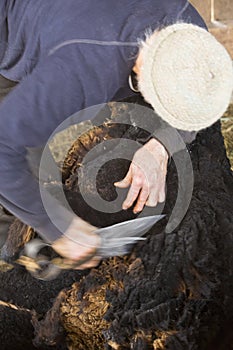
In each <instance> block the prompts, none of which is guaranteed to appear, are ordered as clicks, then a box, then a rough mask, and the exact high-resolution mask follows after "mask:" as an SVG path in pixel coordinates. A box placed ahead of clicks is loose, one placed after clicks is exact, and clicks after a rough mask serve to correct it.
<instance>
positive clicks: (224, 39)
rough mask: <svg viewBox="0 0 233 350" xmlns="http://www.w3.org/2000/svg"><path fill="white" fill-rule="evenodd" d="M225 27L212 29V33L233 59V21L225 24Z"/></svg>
mask: <svg viewBox="0 0 233 350" xmlns="http://www.w3.org/2000/svg"><path fill="white" fill-rule="evenodd" d="M223 24H225V27H216V26H213V27H210V28H209V30H210V32H211V33H212V34H213V35H214V36H215V37H216V39H217V40H218V41H220V42H221V43H222V44H223V45H224V46H225V47H226V49H227V51H228V52H229V54H230V55H231V57H232V59H233V39H232V38H233V21H228V22H224V23H223Z"/></svg>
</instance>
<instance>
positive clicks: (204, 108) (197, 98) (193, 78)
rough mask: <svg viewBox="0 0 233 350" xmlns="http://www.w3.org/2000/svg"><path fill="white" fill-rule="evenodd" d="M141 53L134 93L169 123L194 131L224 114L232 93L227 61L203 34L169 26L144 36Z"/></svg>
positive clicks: (183, 26)
mask: <svg viewBox="0 0 233 350" xmlns="http://www.w3.org/2000/svg"><path fill="white" fill-rule="evenodd" d="M140 54H141V60H142V66H141V69H140V73H139V75H138V87H139V90H140V92H141V93H142V95H143V96H144V98H145V100H146V101H147V102H149V103H150V104H151V105H152V107H153V108H154V110H155V112H156V113H157V114H158V115H159V116H160V117H161V118H162V119H164V120H165V121H166V122H168V123H169V124H170V125H172V126H173V127H175V128H177V129H182V130H189V131H198V130H200V129H203V128H206V127H208V126H210V125H211V124H213V123H214V122H215V121H217V120H218V119H219V118H220V117H221V116H222V115H223V113H224V112H225V110H226V109H227V107H228V105H229V102H230V99H231V94H232V89H233V67H232V60H231V58H230V56H229V54H228V52H227V51H226V49H225V48H224V47H223V45H221V44H220V43H219V42H218V41H217V40H216V39H215V38H214V36H213V35H211V34H210V33H209V32H208V31H206V30H205V29H203V28H200V27H198V26H195V25H192V24H188V23H177V24H174V25H171V26H168V27H166V28H164V29H161V30H160V31H156V32H154V33H153V34H152V35H151V36H149V37H148V38H147V39H146V40H145V42H143V43H142V47H141V51H140Z"/></svg>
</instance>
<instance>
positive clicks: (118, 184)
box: [114, 170, 132, 188]
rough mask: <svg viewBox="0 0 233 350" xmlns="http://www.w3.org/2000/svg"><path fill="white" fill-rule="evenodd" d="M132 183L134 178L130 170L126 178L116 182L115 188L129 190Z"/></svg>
mask: <svg viewBox="0 0 233 350" xmlns="http://www.w3.org/2000/svg"><path fill="white" fill-rule="evenodd" d="M131 182H132V176H131V171H130V170H129V171H128V173H127V175H126V176H125V178H124V179H123V180H121V181H118V182H115V183H114V186H116V187H119V188H127V187H129V186H130V184H131Z"/></svg>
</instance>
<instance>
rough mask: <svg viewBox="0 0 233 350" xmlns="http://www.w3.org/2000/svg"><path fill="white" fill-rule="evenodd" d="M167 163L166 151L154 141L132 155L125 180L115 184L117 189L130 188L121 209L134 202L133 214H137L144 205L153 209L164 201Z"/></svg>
mask: <svg viewBox="0 0 233 350" xmlns="http://www.w3.org/2000/svg"><path fill="white" fill-rule="evenodd" d="M167 162H168V154H167V151H166V149H165V148H164V146H163V145H162V144H161V143H160V142H159V141H157V140H156V139H151V140H150V141H148V142H147V143H146V144H145V145H144V146H143V147H142V148H140V149H139V150H138V151H137V152H136V153H135V154H134V157H133V160H132V163H131V165H130V168H129V171H128V173H127V174H126V176H125V178H124V179H123V180H122V181H119V182H116V183H115V186H116V187H119V188H127V187H129V186H130V189H129V191H128V194H127V197H126V199H125V201H124V203H123V205H122V208H123V209H128V208H130V207H131V206H132V205H133V203H134V202H135V201H136V204H135V206H134V209H133V212H134V213H139V212H140V211H142V209H143V207H144V205H147V206H149V207H155V206H156V205H157V204H158V203H161V202H164V201H165V184H166V174H167Z"/></svg>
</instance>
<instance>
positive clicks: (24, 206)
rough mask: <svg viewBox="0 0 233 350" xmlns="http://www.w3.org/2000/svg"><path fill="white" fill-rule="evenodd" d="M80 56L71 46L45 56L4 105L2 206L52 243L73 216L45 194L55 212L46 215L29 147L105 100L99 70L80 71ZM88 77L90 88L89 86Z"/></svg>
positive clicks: (0, 135) (0, 155)
mask: <svg viewBox="0 0 233 350" xmlns="http://www.w3.org/2000/svg"><path fill="white" fill-rule="evenodd" d="M77 57H78V56H77V51H76V49H74V48H73V47H72V46H70V47H66V48H65V49H61V50H59V51H58V52H56V53H55V54H53V55H51V56H48V57H46V58H45V59H43V61H41V62H39V63H38V65H37V66H36V68H35V69H34V71H33V72H32V74H30V75H29V76H27V77H25V78H24V79H23V81H22V82H21V83H20V84H19V85H18V86H17V87H16V88H15V89H14V90H13V91H12V92H11V93H10V94H9V95H8V96H7V97H6V98H5V99H4V100H3V102H2V103H1V104H0V118H1V129H0V164H1V167H0V178H1V181H0V202H1V204H2V205H3V206H5V207H6V208H7V209H8V210H9V211H10V212H12V213H13V214H14V215H15V216H16V217H18V218H19V219H20V220H22V221H23V222H24V223H26V224H28V225H30V226H32V227H33V228H35V229H36V230H37V232H38V233H39V234H40V235H41V236H42V237H43V238H44V239H45V240H47V241H49V242H52V241H54V240H56V239H57V238H59V237H60V236H61V235H62V234H63V232H64V230H65V229H66V228H67V227H68V225H69V224H70V222H71V219H72V217H73V215H74V214H73V212H71V211H69V210H67V209H66V208H64V207H63V206H61V205H60V204H59V202H58V201H57V200H56V199H54V198H52V197H51V196H49V195H48V196H47V194H46V196H47V200H48V202H49V206H50V208H51V215H50V216H49V217H48V214H47V212H46V210H45V208H44V205H43V202H42V199H41V193H40V188H39V183H38V181H37V180H36V178H35V177H33V175H32V173H31V170H30V167H29V164H28V161H27V148H38V147H41V146H43V145H45V144H46V142H47V140H48V138H49V136H50V135H51V134H52V133H53V131H54V130H55V129H56V128H57V127H58V125H59V124H60V123H61V122H63V121H64V120H65V119H66V118H68V117H69V116H71V115H72V114H73V113H75V112H77V111H80V110H82V109H83V108H85V107H88V106H90V105H94V104H98V103H101V102H104V101H102V99H103V96H105V91H104V83H103V82H102V80H101V79H98V76H97V74H98V67H97V68H95V67H96V65H94V66H93V67H91V68H90V69H89V70H87V67H85V64H84V65H81V66H82V71H81V70H79V69H78V68H79V66H78V63H79V62H78V59H77ZM85 69H86V71H85ZM91 77H94V78H93V79H92V80H91V81H90V79H91ZM83 79H84V80H83ZM88 79H89V85H91V88H90V89H88V88H87V86H86V85H85V84H86V81H87V80H88ZM93 91H95V94H93ZM85 118H87V115H86V114H85V113H84V114H80V120H76V121H77V122H78V121H83V119H85ZM51 218H52V219H51ZM54 220H55V221H56V222H57V224H56V225H54ZM61 228H62V229H61Z"/></svg>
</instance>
